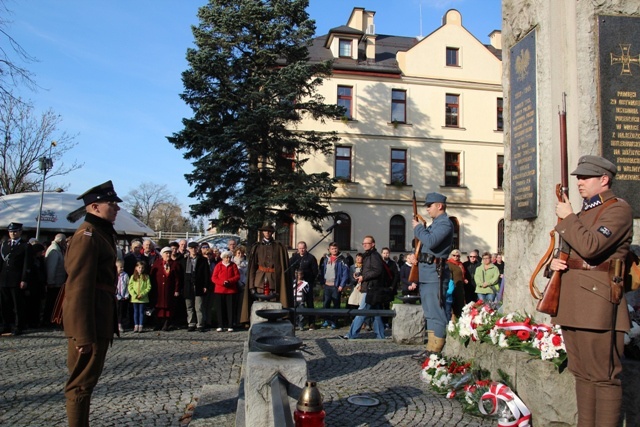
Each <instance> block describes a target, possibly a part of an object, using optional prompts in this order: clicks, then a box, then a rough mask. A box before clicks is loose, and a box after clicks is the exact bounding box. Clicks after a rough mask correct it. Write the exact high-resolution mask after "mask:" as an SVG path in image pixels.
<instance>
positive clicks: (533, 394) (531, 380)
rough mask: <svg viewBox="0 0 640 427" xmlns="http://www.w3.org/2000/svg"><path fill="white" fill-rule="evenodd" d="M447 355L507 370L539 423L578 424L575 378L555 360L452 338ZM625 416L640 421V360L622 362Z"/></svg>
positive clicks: (633, 422)
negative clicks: (560, 370)
mask: <svg viewBox="0 0 640 427" xmlns="http://www.w3.org/2000/svg"><path fill="white" fill-rule="evenodd" d="M443 353H444V354H445V355H446V356H450V357H452V356H455V357H460V358H462V359H464V360H470V361H474V363H476V364H477V365H478V366H480V367H481V368H484V369H487V370H489V371H490V372H491V378H493V379H494V380H498V379H499V378H500V375H499V373H498V371H501V372H503V373H505V374H506V375H507V377H508V380H509V381H510V382H511V383H512V385H513V387H514V388H515V390H513V391H514V392H515V393H516V394H517V395H518V396H519V397H520V399H522V401H523V402H524V404H525V405H527V407H528V408H529V410H531V414H532V416H533V425H535V426H557V427H565V426H566V427H569V426H575V425H576V422H577V408H576V393H575V380H574V379H573V375H572V374H571V373H570V372H569V371H568V370H564V371H563V372H562V373H558V371H556V369H555V368H554V366H553V364H552V363H550V362H547V361H544V360H540V359H537V358H534V357H531V356H529V355H527V354H526V353H524V352H521V351H515V350H500V349H498V348H497V347H495V346H492V345H489V344H486V343H485V344H483V343H480V344H479V343H476V342H470V343H469V345H468V346H467V347H465V346H464V345H462V344H461V343H460V342H459V341H458V340H455V339H449V340H447V344H446V345H445V347H444V351H443ZM622 391H623V402H622V417H623V418H624V419H625V421H626V425H627V426H635V425H640V424H639V423H640V411H639V410H638V402H639V401H640V362H638V361H637V360H628V359H626V360H623V363H622Z"/></svg>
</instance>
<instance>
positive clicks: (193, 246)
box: [187, 242, 199, 248]
mask: <svg viewBox="0 0 640 427" xmlns="http://www.w3.org/2000/svg"><path fill="white" fill-rule="evenodd" d="M198 246H199V245H198V242H189V244H188V245H187V247H188V248H197V247H198Z"/></svg>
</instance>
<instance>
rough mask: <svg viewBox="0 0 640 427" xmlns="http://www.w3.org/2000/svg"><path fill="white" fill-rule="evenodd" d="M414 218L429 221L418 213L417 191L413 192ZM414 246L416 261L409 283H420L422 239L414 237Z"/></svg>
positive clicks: (424, 222) (423, 222)
mask: <svg viewBox="0 0 640 427" xmlns="http://www.w3.org/2000/svg"><path fill="white" fill-rule="evenodd" d="M413 218H415V220H416V221H421V222H422V224H424V225H426V224H427V222H426V221H425V220H424V218H422V217H421V216H420V214H418V202H417V201H416V192H415V191H414V192H413ZM413 242H414V246H415V248H416V263H415V264H414V265H412V266H411V271H410V272H409V279H408V280H409V283H418V282H420V270H419V268H418V260H419V259H420V250H421V249H422V242H421V241H420V239H417V238H414V239H413Z"/></svg>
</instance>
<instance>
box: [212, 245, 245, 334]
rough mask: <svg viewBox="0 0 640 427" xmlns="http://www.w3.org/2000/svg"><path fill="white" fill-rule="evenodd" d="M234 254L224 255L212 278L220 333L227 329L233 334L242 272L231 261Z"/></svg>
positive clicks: (225, 253) (227, 252)
mask: <svg viewBox="0 0 640 427" xmlns="http://www.w3.org/2000/svg"><path fill="white" fill-rule="evenodd" d="M232 256H233V254H232V253H231V251H225V252H223V253H222V261H221V262H219V263H217V264H216V267H215V269H214V270H213V275H212V276H211V281H212V282H213V284H214V286H215V288H214V303H215V310H216V315H217V317H218V329H217V331H218V332H222V331H223V330H224V329H226V330H227V331H228V332H233V319H234V317H235V316H234V308H235V307H236V305H237V303H236V300H235V299H236V296H237V294H238V281H240V271H239V270H238V266H237V265H236V264H235V263H234V262H232V261H231V257H232Z"/></svg>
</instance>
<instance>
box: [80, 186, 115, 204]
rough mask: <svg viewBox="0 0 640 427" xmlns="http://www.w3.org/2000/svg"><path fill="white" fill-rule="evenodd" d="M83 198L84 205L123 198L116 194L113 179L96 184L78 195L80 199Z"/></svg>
mask: <svg viewBox="0 0 640 427" xmlns="http://www.w3.org/2000/svg"><path fill="white" fill-rule="evenodd" d="M80 199H82V201H83V202H84V205H85V206H87V205H90V204H91V203H96V202H121V201H122V199H121V198H120V197H118V195H117V194H116V190H114V189H113V183H112V182H111V181H107V182H104V183H102V184H100V185H96V186H95V187H93V188H90V189H89V190H87V191H85V192H84V193H83V194H81V195H79V196H78V200H80Z"/></svg>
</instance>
